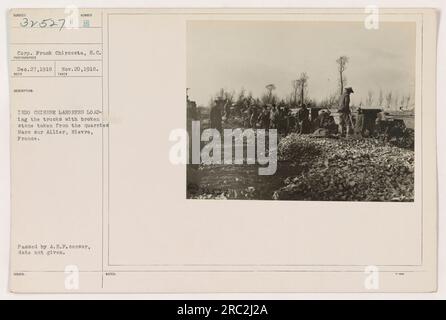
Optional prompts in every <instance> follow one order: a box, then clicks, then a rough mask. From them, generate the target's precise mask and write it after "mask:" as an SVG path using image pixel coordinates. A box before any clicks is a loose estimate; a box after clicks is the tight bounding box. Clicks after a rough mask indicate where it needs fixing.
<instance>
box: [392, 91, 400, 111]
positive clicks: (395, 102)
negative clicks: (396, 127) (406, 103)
mask: <svg viewBox="0 0 446 320" xmlns="http://www.w3.org/2000/svg"><path fill="white" fill-rule="evenodd" d="M399 101H400V98H399V96H398V94H395V97H394V98H393V105H394V106H395V110H398V109H399V107H398V104H399Z"/></svg>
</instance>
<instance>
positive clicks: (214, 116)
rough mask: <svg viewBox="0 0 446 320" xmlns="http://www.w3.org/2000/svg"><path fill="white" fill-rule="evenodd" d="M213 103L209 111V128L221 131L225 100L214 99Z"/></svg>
mask: <svg viewBox="0 0 446 320" xmlns="http://www.w3.org/2000/svg"><path fill="white" fill-rule="evenodd" d="M214 102H215V104H214V105H213V106H212V107H211V112H210V114H209V118H210V125H211V129H217V130H218V131H219V132H221V131H222V125H221V120H222V111H223V109H224V107H225V106H226V103H225V100H224V99H223V98H217V99H215V101H214Z"/></svg>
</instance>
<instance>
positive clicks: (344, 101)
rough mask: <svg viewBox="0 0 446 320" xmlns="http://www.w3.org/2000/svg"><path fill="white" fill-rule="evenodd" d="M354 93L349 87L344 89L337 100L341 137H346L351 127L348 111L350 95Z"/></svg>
mask: <svg viewBox="0 0 446 320" xmlns="http://www.w3.org/2000/svg"><path fill="white" fill-rule="evenodd" d="M351 93H354V91H353V89H352V88H351V87H347V88H345V89H344V93H343V94H342V95H341V98H340V99H339V114H340V123H339V126H340V129H341V135H342V136H346V137H347V136H348V134H349V132H350V131H351V129H352V127H353V122H352V116H351V110H350V94H351Z"/></svg>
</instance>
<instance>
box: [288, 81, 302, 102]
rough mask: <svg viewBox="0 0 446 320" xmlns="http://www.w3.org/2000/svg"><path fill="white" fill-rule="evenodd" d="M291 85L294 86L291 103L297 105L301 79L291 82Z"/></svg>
mask: <svg viewBox="0 0 446 320" xmlns="http://www.w3.org/2000/svg"><path fill="white" fill-rule="evenodd" d="M291 85H292V86H293V92H292V93H291V99H290V100H291V102H292V103H293V104H297V95H298V93H299V88H300V80H299V79H296V80H293V81H292V82H291Z"/></svg>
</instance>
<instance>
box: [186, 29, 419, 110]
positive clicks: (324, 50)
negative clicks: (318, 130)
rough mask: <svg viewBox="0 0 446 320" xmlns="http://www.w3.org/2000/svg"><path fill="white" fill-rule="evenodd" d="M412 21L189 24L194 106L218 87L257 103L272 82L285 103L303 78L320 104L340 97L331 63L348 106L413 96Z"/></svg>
mask: <svg viewBox="0 0 446 320" xmlns="http://www.w3.org/2000/svg"><path fill="white" fill-rule="evenodd" d="M415 35H416V33H415V23H410V22H407V23H406V22H404V23H402V22H386V23H384V22H381V23H380V28H379V30H367V29H365V28H364V25H363V23H360V22H283V21H280V22H273V21H190V22H188V31H187V86H188V87H189V88H190V91H189V95H190V98H191V99H192V100H196V101H197V102H198V104H199V105H207V104H208V102H209V100H210V98H211V97H212V96H213V95H215V93H216V92H218V90H219V89H220V88H225V89H227V90H236V92H238V91H239V90H240V89H241V88H242V87H243V88H245V89H246V90H247V91H252V93H253V95H254V96H255V97H257V96H260V95H261V94H262V93H263V92H265V86H266V85H267V84H269V83H274V84H275V85H276V87H277V89H276V91H275V92H276V94H277V95H278V96H279V97H283V98H285V97H286V96H288V95H289V94H290V93H291V91H292V87H291V82H292V80H293V79H296V78H297V77H298V75H299V74H300V73H301V72H306V73H307V74H308V76H309V83H308V94H309V97H310V98H312V99H315V100H317V101H318V100H322V99H324V98H325V97H327V96H328V95H329V94H332V93H334V92H338V89H337V88H338V76H337V64H336V59H337V58H338V57H339V56H341V55H346V56H348V57H349V59H350V61H349V63H348V65H347V69H346V71H345V74H346V77H347V81H348V86H351V87H353V89H354V91H355V94H353V95H352V102H353V103H354V104H359V102H360V101H361V100H362V101H364V102H365V99H366V96H367V92H368V91H369V90H371V91H374V92H375V99H377V97H378V93H379V90H380V89H382V90H383V91H384V92H388V91H392V92H393V93H394V94H398V95H399V96H400V97H401V96H402V95H407V94H411V96H412V99H413V96H414V92H415V91H414V89H415V41H416V39H415Z"/></svg>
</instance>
